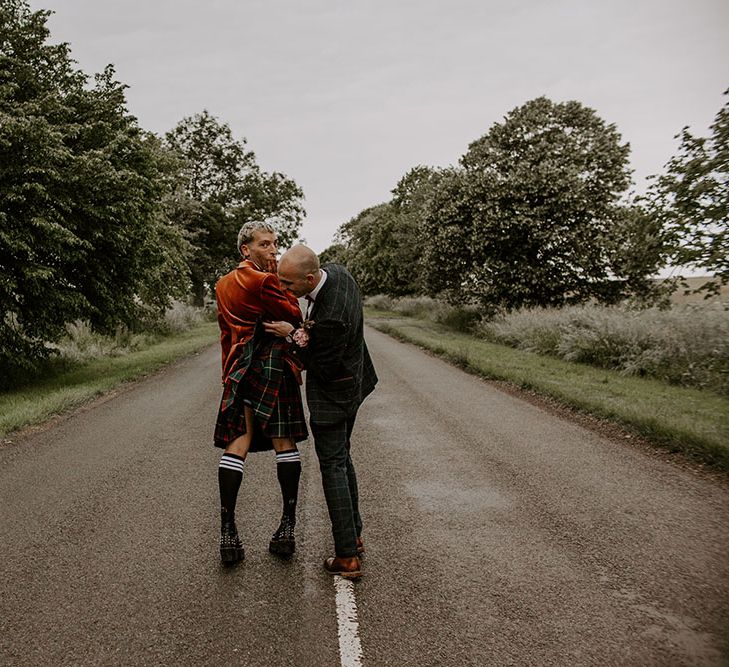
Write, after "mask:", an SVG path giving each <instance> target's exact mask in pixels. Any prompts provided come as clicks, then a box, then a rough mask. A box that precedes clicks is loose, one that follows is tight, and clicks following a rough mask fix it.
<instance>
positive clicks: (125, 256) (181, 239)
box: [0, 0, 304, 385]
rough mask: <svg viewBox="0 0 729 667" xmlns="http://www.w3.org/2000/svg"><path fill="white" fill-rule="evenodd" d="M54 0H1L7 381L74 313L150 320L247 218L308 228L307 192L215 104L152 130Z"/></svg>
mask: <svg viewBox="0 0 729 667" xmlns="http://www.w3.org/2000/svg"><path fill="white" fill-rule="evenodd" d="M48 15H49V12H46V11H36V12H34V11H31V9H30V7H29V5H28V3H27V2H26V1H25V0H2V2H0V385H2V384H3V382H6V381H7V378H9V377H10V376H11V375H12V373H13V372H15V373H17V372H18V371H19V370H21V371H22V370H23V369H24V368H30V367H32V366H33V365H34V364H36V362H37V361H39V360H42V359H43V358H44V357H46V356H47V355H48V354H49V350H50V348H49V343H52V342H54V341H57V340H58V339H59V338H60V337H61V336H62V335H63V334H64V332H65V328H64V327H65V325H66V324H67V323H69V322H73V321H76V320H83V321H87V322H89V323H90V324H91V325H92V326H93V328H94V330H96V331H101V332H109V331H114V330H115V329H116V328H117V327H119V326H125V327H129V328H144V327H147V326H149V325H150V323H154V322H155V321H156V320H158V319H159V318H160V317H161V316H162V314H163V312H164V310H165V309H166V308H167V307H168V306H169V305H170V302H171V300H172V299H173V298H175V297H178V298H181V297H186V296H189V295H191V294H192V295H194V298H195V299H196V300H197V301H198V302H199V303H202V297H203V295H204V292H205V290H206V288H207V286H209V285H212V284H214V282H215V280H216V278H217V277H218V276H219V275H220V274H221V273H223V272H225V271H226V270H228V268H229V267H230V266H231V262H235V261H236V252H235V238H236V233H237V230H238V228H239V227H240V225H241V223H242V222H243V221H245V220H249V219H251V218H254V217H262V216H265V217H270V216H275V217H277V218H278V220H279V226H280V229H279V236H280V238H281V240H282V242H283V243H284V244H285V243H289V242H291V241H293V240H294V239H295V238H296V237H297V233H298V230H299V228H300V225H301V221H302V218H303V216H304V209H303V205H302V199H303V194H302V191H301V189H300V188H299V187H298V186H297V184H296V183H294V181H292V180H291V179H289V178H287V177H286V176H284V175H283V174H280V173H266V172H264V171H262V170H261V169H260V168H259V167H258V165H257V163H256V159H255V155H254V154H253V152H251V151H250V150H248V149H247V147H246V141H245V139H242V140H236V139H234V137H233V135H232V133H231V130H230V128H229V127H228V125H227V124H225V123H222V122H220V121H218V120H217V119H216V118H215V117H213V116H212V115H210V114H209V113H208V112H207V111H203V112H202V113H199V114H196V115H194V116H192V117H189V118H184V119H182V120H181V121H180V122H179V124H178V125H177V126H176V127H175V128H173V129H171V130H170V131H169V132H168V133H167V134H165V136H163V137H158V136H155V135H154V134H152V133H150V132H147V131H145V130H144V129H142V128H141V127H140V126H139V124H138V122H137V119H136V118H134V117H133V116H131V115H130V114H129V113H128V111H127V108H126V100H125V93H124V90H125V88H126V86H125V85H124V84H122V83H120V82H119V81H117V80H116V79H115V77H114V70H113V68H112V67H111V66H109V67H107V68H106V69H105V70H104V72H102V73H101V74H97V75H96V76H95V77H93V79H91V78H90V77H89V76H87V75H86V74H85V73H84V72H82V71H80V70H79V69H78V68H77V67H76V64H75V62H74V61H73V60H72V59H71V54H70V48H69V46H68V45H67V44H51V43H50V42H49V37H50V36H49V31H48V29H47V27H46V22H47V18H48Z"/></svg>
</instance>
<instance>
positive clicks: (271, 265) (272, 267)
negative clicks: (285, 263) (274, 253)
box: [265, 257, 278, 273]
mask: <svg viewBox="0 0 729 667" xmlns="http://www.w3.org/2000/svg"><path fill="white" fill-rule="evenodd" d="M265 269H266V271H268V272H269V273H278V261H277V260H276V258H275V257H274V258H273V259H269V260H268V261H267V262H266V267H265Z"/></svg>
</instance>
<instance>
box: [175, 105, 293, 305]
mask: <svg viewBox="0 0 729 667" xmlns="http://www.w3.org/2000/svg"><path fill="white" fill-rule="evenodd" d="M165 141H166V145H167V146H168V147H169V148H170V149H172V150H174V151H175V152H177V153H178V154H179V155H180V156H181V157H182V159H183V160H184V161H185V164H186V175H187V182H186V186H185V193H186V196H187V197H188V199H189V202H188V204H187V207H186V215H185V216H184V217H183V219H182V220H181V222H182V224H184V226H185V229H186V230H187V232H188V236H189V239H190V241H191V242H192V244H193V246H194V251H193V255H192V259H191V263H190V267H191V272H192V282H193V292H194V295H195V297H196V300H197V301H198V303H202V299H203V296H204V294H205V291H206V289H207V287H208V286H210V285H213V284H214V283H215V282H216V281H217V279H218V278H219V277H220V276H221V275H223V274H224V273H225V272H227V271H228V270H229V269H230V268H232V267H233V266H234V265H235V264H236V263H237V262H238V259H239V257H238V254H237V252H236V249H235V239H236V235H237V232H238V229H239V228H240V227H241V225H242V224H243V223H244V222H246V221H248V220H254V219H264V218H265V219H268V218H275V219H276V221H277V227H278V236H279V243H280V244H281V245H282V246H283V247H287V246H289V245H291V244H292V243H293V242H294V241H295V240H296V237H297V234H298V231H299V229H300V227H301V221H302V219H303V217H304V215H305V212H304V208H303V205H302V201H301V200H302V198H303V193H302V191H301V188H299V186H298V185H296V183H295V182H294V181H293V180H291V179H289V178H287V177H286V176H285V175H283V174H281V173H278V172H274V173H271V174H269V173H266V172H263V171H261V169H260V168H259V167H258V165H257V164H256V158H255V154H254V153H253V152H252V151H250V150H248V148H247V147H246V140H245V138H244V139H242V140H240V141H237V140H236V139H235V138H234V137H233V133H232V131H231V129H230V127H229V126H228V125H227V124H226V123H221V122H220V121H219V120H218V119H216V118H215V117H214V116H212V115H211V114H210V113H208V112H207V111H203V112H202V113H199V114H196V115H194V116H190V117H188V118H184V119H183V120H181V121H180V122H179V123H178V124H177V126H176V127H175V128H174V129H172V130H171V131H170V132H168V133H167V134H166V136H165Z"/></svg>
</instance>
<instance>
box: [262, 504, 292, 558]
mask: <svg viewBox="0 0 729 667" xmlns="http://www.w3.org/2000/svg"><path fill="white" fill-rule="evenodd" d="M295 526H296V519H295V518H292V517H289V516H288V515H286V514H284V515H283V516H282V517H281V523H280V524H279V527H278V530H277V531H276V532H275V533H274V534H273V537H272V538H271V542H270V544H269V545H268V550H269V551H270V552H271V553H272V554H275V555H276V556H281V557H282V558H290V557H291V556H293V554H294V551H296V539H295V537H294V528H295Z"/></svg>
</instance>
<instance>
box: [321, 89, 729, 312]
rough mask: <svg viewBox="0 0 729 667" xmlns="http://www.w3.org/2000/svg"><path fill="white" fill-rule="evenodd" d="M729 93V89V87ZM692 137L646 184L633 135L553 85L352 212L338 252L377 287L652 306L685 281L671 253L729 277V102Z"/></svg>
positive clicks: (366, 283) (490, 307) (527, 301)
mask: <svg viewBox="0 0 729 667" xmlns="http://www.w3.org/2000/svg"><path fill="white" fill-rule="evenodd" d="M727 93H729V91H727ZM680 139H681V143H680V148H679V150H678V153H677V154H676V156H675V157H674V158H673V159H672V160H671V161H670V162H669V163H668V164H667V165H666V167H665V172H664V173H663V174H662V175H660V176H658V177H656V178H654V179H653V181H652V185H651V187H650V189H649V191H648V193H647V195H645V196H643V197H635V196H632V195H630V194H629V188H630V186H631V177H630V173H631V172H630V168H629V152H630V149H629V146H628V144H626V143H622V142H621V137H620V134H619V133H618V131H617V129H616V127H615V125H612V124H607V123H606V122H605V121H604V120H602V119H601V118H600V117H599V116H598V115H597V113H596V112H595V111H594V110H592V109H589V108H587V107H585V106H583V105H582V104H580V103H579V102H575V101H572V102H566V103H562V104H558V103H555V102H552V101H551V100H549V99H547V98H545V97H540V98H537V99H534V100H531V101H529V102H527V103H526V104H524V105H523V106H520V107H518V108H516V109H514V110H512V111H511V112H509V113H508V114H507V115H506V117H505V118H504V120H503V122H501V123H495V124H494V125H493V126H492V127H491V129H490V130H489V131H488V132H487V133H486V134H485V135H484V136H482V137H481V138H479V139H477V140H476V141H474V142H473V143H471V144H470V146H469V147H468V150H467V151H466V153H465V154H464V155H463V156H462V157H461V159H460V164H459V165H458V166H457V167H451V168H446V169H441V168H433V167H427V166H417V167H415V168H413V169H411V170H410V171H408V172H407V173H406V174H405V175H404V176H403V177H402V179H401V180H400V181H399V182H398V183H397V185H396V186H395V188H394V189H393V190H392V198H391V199H390V200H389V201H387V202H384V203H381V204H378V205H375V206H372V207H369V208H367V209H365V210H364V211H362V212H361V213H359V214H358V215H357V216H355V217H354V218H352V219H351V220H350V221H349V222H347V223H345V224H343V225H342V226H341V227H340V228H339V230H338V233H337V236H336V237H335V243H334V245H332V246H331V247H329V248H328V249H327V250H326V251H325V252H324V253H323V254H322V259H324V260H336V261H340V262H343V263H345V264H346V265H347V266H348V267H349V268H350V270H351V271H352V272H353V274H354V275H355V276H356V278H357V279H358V281H359V283H360V285H361V286H362V289H363V291H364V293H365V294H369V295H374V294H385V295H389V296H404V295H438V296H439V298H441V299H444V300H446V301H447V302H449V303H452V304H463V303H469V304H472V305H477V306H479V307H480V308H481V310H482V311H483V312H486V313H489V312H491V313H496V312H507V311H509V310H512V309H515V308H521V307H539V306H545V307H548V306H561V305H563V304H573V303H581V302H585V301H588V300H592V301H597V302H600V303H615V302H617V301H622V300H625V299H630V300H632V301H633V302H634V303H636V304H638V305H650V304H655V303H659V302H661V300H665V299H666V297H667V295H668V294H670V292H671V291H673V289H674V288H675V284H672V283H671V282H670V281H669V282H665V281H664V282H663V283H659V282H656V281H654V280H651V276H654V275H655V274H656V272H657V271H658V270H659V269H660V268H662V267H664V266H667V265H670V266H674V267H682V266H688V267H692V268H699V269H703V270H704V271H706V273H708V274H710V275H712V276H715V279H714V280H711V281H709V282H708V284H707V285H706V286H705V287H704V289H706V290H707V291H708V292H709V293H711V292H712V291H718V290H719V288H720V286H721V285H722V284H726V283H727V281H729V235H728V228H729V104H728V105H725V106H724V107H723V108H722V109H721V110H720V111H719V113H718V115H717V116H716V119H715V121H714V123H713V125H712V126H711V136H709V137H708V138H701V137H695V136H693V135H692V134H691V133H690V132H689V130H688V129H687V128H684V130H683V131H682V132H681V134H680Z"/></svg>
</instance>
